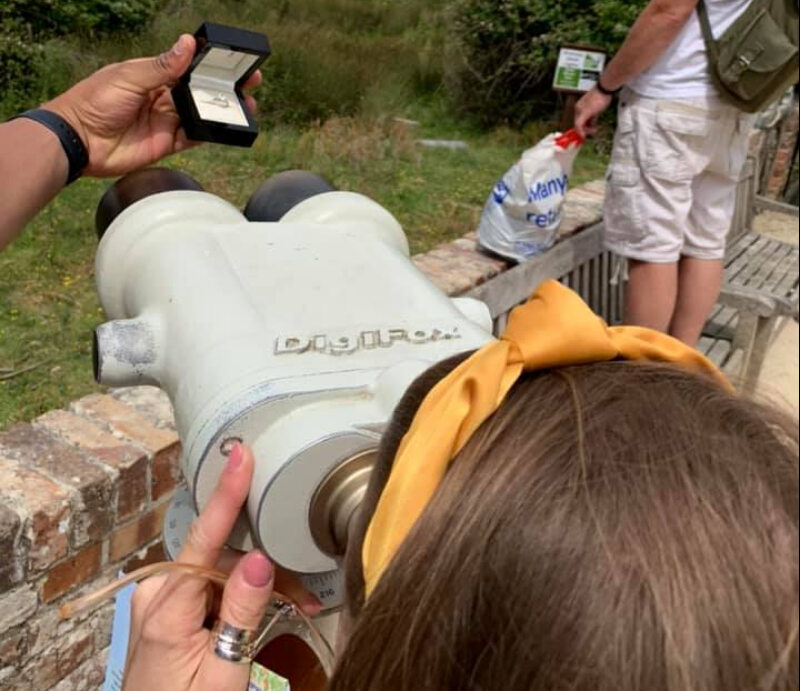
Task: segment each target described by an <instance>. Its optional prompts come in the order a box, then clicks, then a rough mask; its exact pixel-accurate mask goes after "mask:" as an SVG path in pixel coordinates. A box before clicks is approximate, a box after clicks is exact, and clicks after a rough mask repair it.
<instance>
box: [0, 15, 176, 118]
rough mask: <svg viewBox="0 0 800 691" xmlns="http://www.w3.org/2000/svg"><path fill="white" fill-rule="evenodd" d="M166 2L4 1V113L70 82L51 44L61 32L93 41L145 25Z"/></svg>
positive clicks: (0, 19)
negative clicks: (50, 52) (51, 52)
mask: <svg viewBox="0 0 800 691" xmlns="http://www.w3.org/2000/svg"><path fill="white" fill-rule="evenodd" d="M162 4H164V2H163V0H0V93H2V94H3V97H2V104H0V106H1V107H0V114H3V115H5V114H7V113H8V112H13V110H17V109H18V108H20V107H25V106H26V105H28V104H29V103H31V102H35V101H37V100H41V95H42V94H44V95H45V96H46V95H47V89H46V88H44V87H46V86H47V85H48V84H50V83H51V82H52V81H53V77H55V81H56V82H61V81H64V80H63V79H59V78H58V77H59V75H53V74H51V73H50V70H51V69H52V68H55V69H56V70H57V71H60V72H61V73H62V74H63V72H64V68H63V66H60V69H59V65H56V64H54V60H53V59H52V58H51V56H49V55H48V47H47V46H46V43H47V42H48V41H49V40H51V39H53V38H55V37H59V36H67V35H73V36H78V37H82V38H89V39H93V38H96V37H98V36H102V35H107V34H112V33H115V32H133V31H135V30H137V29H139V28H141V27H142V25H144V24H145V23H146V22H147V21H148V20H149V19H150V17H151V16H152V14H153V13H154V12H155V10H156V9H158V6H159V5H162Z"/></svg>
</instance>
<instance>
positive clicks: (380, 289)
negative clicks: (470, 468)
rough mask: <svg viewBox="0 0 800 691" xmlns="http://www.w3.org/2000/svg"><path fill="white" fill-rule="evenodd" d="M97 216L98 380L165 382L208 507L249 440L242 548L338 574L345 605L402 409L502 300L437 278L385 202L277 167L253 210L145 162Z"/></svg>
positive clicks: (197, 505) (185, 459)
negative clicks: (417, 260) (371, 494)
mask: <svg viewBox="0 0 800 691" xmlns="http://www.w3.org/2000/svg"><path fill="white" fill-rule="evenodd" d="M97 225H98V230H99V232H100V233H101V240H100V244H99V248H98V251H97V256H96V262H95V276H96V282H97V290H98V293H99V296H100V301H101V304H102V306H103V308H104V310H105V313H106V315H107V318H108V319H109V321H107V322H106V323H104V324H102V325H100V326H99V327H98V328H97V329H96V332H95V337H94V346H95V347H94V362H95V376H96V378H97V381H98V382H100V383H101V384H104V385H107V386H113V387H118V386H132V385H140V384H154V385H156V386H159V387H161V388H162V389H164V391H166V393H167V394H168V395H169V398H170V400H171V401H172V405H173V408H174V411H175V419H176V424H177V428H178V432H179V435H180V438H181V441H182V444H183V456H182V459H181V464H182V470H183V473H184V475H185V478H186V481H187V484H188V488H189V493H190V495H191V500H192V504H193V507H194V509H195V510H200V509H202V508H203V506H204V505H205V503H206V501H207V500H208V497H209V495H210V493H211V491H212V490H213V488H214V486H215V485H216V482H217V477H218V475H219V474H220V473H221V472H222V470H223V468H224V465H225V462H226V457H227V455H228V454H229V453H230V450H231V448H232V447H233V445H234V444H235V443H236V442H239V441H241V442H244V443H246V444H248V445H250V446H251V447H252V448H253V452H254V454H255V458H256V468H255V474H254V477H253V483H252V487H251V491H250V495H249V498H248V502H247V507H246V510H245V511H244V512H243V514H242V516H240V519H239V522H238V525H237V528H236V530H235V531H234V534H233V535H232V537H231V541H230V544H231V545H232V546H234V547H238V548H241V549H248V548H251V547H253V546H259V547H261V548H262V549H264V550H265V552H266V553H267V554H268V555H269V556H270V558H271V559H273V560H274V561H275V562H276V563H278V564H279V565H281V566H282V567H284V568H286V569H289V570H291V571H294V572H296V573H298V574H300V575H301V577H303V578H304V579H306V582H307V583H310V584H312V589H313V584H315V583H316V584H325V585H324V587H323V586H322V585H320V587H318V588H316V591H317V594H318V596H320V599H322V601H323V604H324V605H325V606H326V607H329V608H332V607H336V606H337V605H338V604H339V603H340V600H341V589H340V586H339V582H338V579H337V574H338V572H339V563H340V557H341V555H342V554H343V553H344V549H345V547H346V544H347V534H348V527H349V525H350V522H351V521H352V518H353V516H354V515H355V514H356V512H357V510H358V507H359V504H360V502H361V499H362V497H363V494H364V491H365V488H366V483H367V480H368V478H369V472H370V469H371V467H372V463H373V459H374V453H375V450H376V448H377V446H378V443H379V441H380V438H381V435H382V433H383V430H384V428H385V426H386V425H387V423H388V421H389V420H390V418H391V415H392V411H393V410H394V408H395V406H396V405H397V403H398V401H399V400H400V398H401V396H402V395H403V393H404V392H405V391H406V389H407V388H408V386H409V384H410V383H411V382H412V381H413V380H414V378H416V377H417V376H418V375H419V374H420V373H421V372H423V371H424V370H426V369H427V368H428V367H430V366H431V365H432V364H434V363H436V362H438V361H441V360H443V359H445V358H447V357H449V356H451V355H454V354H456V353H460V352H463V351H466V350H471V349H474V348H479V347H480V346H482V345H483V344H485V343H486V342H487V341H489V340H491V339H492V335H491V327H492V323H491V317H490V315H489V311H488V309H487V308H486V306H485V305H484V304H483V303H481V302H478V301H476V300H472V299H467V298H456V299H450V298H448V297H447V296H445V295H444V294H443V293H442V292H441V291H440V290H439V289H438V288H437V287H436V286H435V285H433V283H431V282H430V281H429V280H428V279H427V278H426V277H425V276H424V275H423V274H422V273H421V272H420V271H419V270H418V269H417V268H416V267H415V266H414V264H413V263H412V262H411V261H410V259H409V252H408V242H407V240H406V236H405V234H404V233H403V231H402V229H401V227H400V225H399V223H398V222H397V221H396V220H395V218H394V217H393V216H392V215H391V214H390V213H389V212H388V211H387V210H386V209H384V208H383V207H381V206H380V205H379V204H377V203H376V202H374V201H372V200H370V199H368V198H367V197H364V196H362V195H359V194H354V193H351V192H342V191H336V190H335V189H334V188H333V187H332V186H330V185H329V184H328V183H327V182H326V181H324V180H323V179H322V178H319V177H318V176H315V175H313V174H310V173H302V172H299V171H292V172H289V173H282V174H279V175H277V176H275V177H273V178H271V179H270V180H268V181H267V182H265V183H264V184H262V185H261V186H260V187H259V188H258V189H257V190H256V191H255V192H254V194H253V196H252V197H251V199H250V201H249V202H248V205H247V207H246V209H245V212H244V213H242V212H241V211H239V210H238V209H237V208H235V207H234V206H232V205H231V204H229V203H228V202H227V201H225V200H223V199H221V198H219V197H217V196H214V195H212V194H209V193H207V192H205V191H203V190H202V187H201V186H200V185H199V184H198V183H196V182H195V181H194V180H192V179H191V178H190V177H188V176H186V175H184V174H182V173H179V172H176V171H167V170H162V169H151V170H145V171H140V172H138V173H133V174H131V175H129V176H127V177H125V178H122V179H121V180H120V181H118V182H117V183H116V184H115V185H114V186H113V187H111V188H110V189H109V190H108V191H107V193H106V195H105V196H104V197H103V200H102V201H101V202H100V205H99V208H98V213H97ZM323 577H325V578H323ZM327 577H329V578H327Z"/></svg>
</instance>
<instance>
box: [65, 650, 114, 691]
mask: <svg viewBox="0 0 800 691" xmlns="http://www.w3.org/2000/svg"><path fill="white" fill-rule="evenodd" d="M107 656H108V651H107V650H103V651H100V652H99V653H95V654H94V655H93V656H92V657H91V658H89V659H88V660H86V662H84V663H83V664H82V665H81V666H80V667H78V669H76V670H75V671H74V672H72V673H71V674H69V675H68V676H66V677H64V678H63V679H62V680H61V681H60V682H58V684H56V685H55V686H54V687H53V689H52V691H95V690H96V689H99V688H100V687H101V686H102V684H103V679H104V678H105V667H106V658H107Z"/></svg>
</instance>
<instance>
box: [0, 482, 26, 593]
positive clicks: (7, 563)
mask: <svg viewBox="0 0 800 691" xmlns="http://www.w3.org/2000/svg"><path fill="white" fill-rule="evenodd" d="M0 483H2V480H1V479H0ZM2 486H3V485H2V484H0V487H2ZM9 501H10V500H9ZM21 527H22V521H21V520H20V517H19V515H18V514H17V512H16V511H12V510H11V509H10V508H9V507H8V506H5V505H4V504H0V593H3V592H5V591H6V590H10V589H11V587H12V586H13V585H15V584H16V583H19V582H20V581H22V580H23V579H24V578H25V571H26V569H25V566H26V565H25V561H26V556H25V554H24V545H22V544H21V540H20V532H21Z"/></svg>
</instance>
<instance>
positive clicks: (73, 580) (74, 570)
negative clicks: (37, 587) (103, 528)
mask: <svg viewBox="0 0 800 691" xmlns="http://www.w3.org/2000/svg"><path fill="white" fill-rule="evenodd" d="M102 554H103V550H102V545H101V544H100V543H99V542H96V543H94V544H92V545H89V546H88V547H85V548H84V549H82V550H81V551H80V552H78V553H77V554H75V555H74V556H71V557H69V558H68V559H65V560H64V561H62V562H61V563H59V564H56V565H55V566H54V567H53V568H52V569H50V573H48V574H47V578H45V580H44V583H43V585H42V600H43V601H44V602H50V601H51V600H54V599H55V598H57V597H59V596H61V595H63V594H64V593H66V592H68V591H69V590H72V588H75V587H77V586H80V585H82V584H84V583H85V582H86V581H88V580H89V579H90V578H92V577H93V576H95V575H96V574H97V573H98V572H99V571H100V564H101V562H102Z"/></svg>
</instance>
